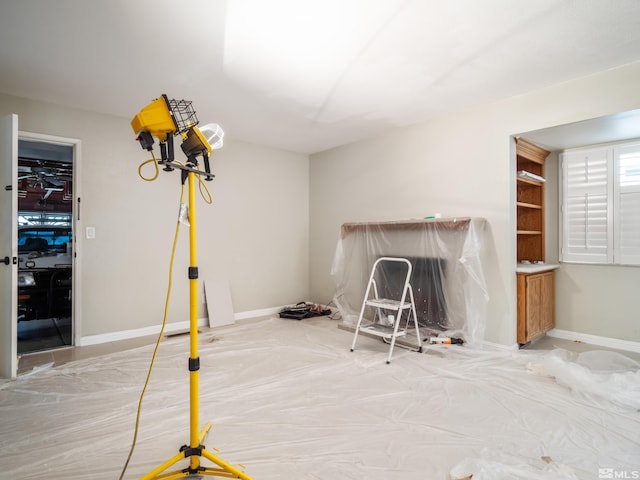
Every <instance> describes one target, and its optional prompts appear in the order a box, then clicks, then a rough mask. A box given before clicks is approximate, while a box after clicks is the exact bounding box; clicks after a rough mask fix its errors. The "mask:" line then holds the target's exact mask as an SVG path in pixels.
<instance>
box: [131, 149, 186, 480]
mask: <svg viewBox="0 0 640 480" xmlns="http://www.w3.org/2000/svg"><path fill="white" fill-rule="evenodd" d="M153 160H155V159H153ZM147 162H149V160H147ZM147 162H145V163H147ZM156 166H157V162H156ZM141 176H142V175H141ZM156 176H157V175H156ZM143 178H144V177H143ZM145 180H146V179H145ZM183 199H184V183H183V184H182V191H181V193H180V205H182V204H183ZM179 231H180V220H178V222H176V233H175V235H174V237H173V246H172V247H171V260H170V261H169V282H168V287H167V296H166V299H165V304H164V314H163V318H162V327H161V328H160V333H159V335H158V339H157V340H156V346H155V348H154V350H153V355H152V356H151V363H150V365H149V371H148V372H147V378H146V380H145V382H144V387H143V388H142V393H141V394H140V399H139V400H138V409H137V412H136V424H135V429H134V432H133V441H132V442H131V449H130V450H129V455H128V456H127V461H126V462H125V464H124V467H123V468H122V473H120V480H122V479H123V478H124V474H125V472H126V471H127V467H128V466H129V461H130V460H131V456H132V455H133V450H134V449H135V447H136V441H137V439H138V427H139V425H140V413H141V412H142V401H143V399H144V394H145V392H146V391H147V387H148V386H149V380H150V379H151V372H152V371H153V365H154V363H155V361H156V356H157V354H158V349H159V347H160V341H161V340H162V336H163V335H164V329H165V326H166V325H167V314H168V312H169V299H170V297H171V286H172V284H173V260H174V258H175V253H176V245H177V244H178V233H179Z"/></svg>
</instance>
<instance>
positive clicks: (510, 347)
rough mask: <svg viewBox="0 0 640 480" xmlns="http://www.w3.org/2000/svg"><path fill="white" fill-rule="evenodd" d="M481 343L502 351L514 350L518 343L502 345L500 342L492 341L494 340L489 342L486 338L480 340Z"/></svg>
mask: <svg viewBox="0 0 640 480" xmlns="http://www.w3.org/2000/svg"><path fill="white" fill-rule="evenodd" d="M482 345H486V346H487V347H489V348H492V349H494V350H502V351H510V352H512V351H516V350H518V348H519V347H518V344H517V343H514V344H513V345H503V344H501V343H494V342H489V341H488V340H483V341H482Z"/></svg>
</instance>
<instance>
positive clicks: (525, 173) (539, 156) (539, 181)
mask: <svg viewBox="0 0 640 480" xmlns="http://www.w3.org/2000/svg"><path fill="white" fill-rule="evenodd" d="M548 155H549V152H548V151H547V150H545V149H543V148H540V147H538V146H537V145H534V144H532V143H530V142H527V141H526V140H524V139H522V138H517V139H516V163H517V172H516V182H517V185H516V188H517V191H516V208H517V214H516V218H517V236H518V241H517V247H518V248H517V252H518V259H517V260H518V262H522V261H525V260H526V261H529V262H536V261H544V259H545V252H544V162H545V159H546V158H547V156H548Z"/></svg>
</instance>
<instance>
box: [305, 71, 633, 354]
mask: <svg viewBox="0 0 640 480" xmlns="http://www.w3.org/2000/svg"><path fill="white" fill-rule="evenodd" d="M639 82H640V63H636V64H632V65H629V66H626V67H623V68H619V69H616V70H611V71H607V72H602V73H599V74H597V75H592V76H589V77H585V78H582V79H578V80H574V81H571V82H567V83H564V84H561V85H557V86H553V87H550V88H547V89H544V90H540V91H536V92H533V93H530V94H527V95H522V96H519V97H515V98H512V99H509V100H506V101H502V102H497V103H494V104H491V105H486V106H482V107H479V108H474V109H471V110H468V111H465V112H460V113H457V114H452V115H447V116H443V117H441V118H437V119H433V120H431V121H428V122H425V123H422V124H420V125H415V126H411V127H403V128H397V129H395V130H392V131H390V132H388V133H385V134H382V135H380V136H378V137H376V138H374V139H371V140H367V141H362V142H358V143H355V144H351V145H347V146H344V147H340V148H336V149H333V150H330V151H327V152H322V153H319V154H316V155H312V157H311V176H310V179H311V190H310V194H311V203H310V212H311V224H310V225H311V227H310V228H311V230H310V231H311V236H310V239H311V264H310V266H311V272H312V277H311V294H312V296H313V297H314V298H318V299H326V298H330V297H331V295H332V291H333V285H332V282H331V278H330V276H329V272H330V268H331V260H332V258H333V253H334V248H335V245H336V241H337V238H338V234H339V229H340V225H341V224H342V223H344V222H347V221H368V220H390V219H401V218H409V217H412V218H420V217H423V216H425V215H428V214H431V213H434V212H440V213H442V214H443V215H464V216H475V217H484V218H486V219H487V220H488V223H489V225H490V231H489V232H488V233H489V244H488V245H487V251H486V258H487V260H488V263H487V269H486V272H485V273H486V280H487V283H488V289H489V295H490V303H489V309H488V325H487V335H486V338H487V340H489V341H492V342H496V343H501V344H505V345H513V344H515V343H516V290H515V273H514V272H515V258H516V256H515V201H514V197H515V195H514V190H515V173H514V171H515V168H514V165H515V159H514V151H513V144H512V142H511V141H510V138H511V136H512V135H514V134H517V133H520V132H527V131H531V130H535V129H540V128H546V127H550V126H554V125H559V124H564V123H570V122H575V121H579V120H584V119H588V118H593V117H598V116H601V115H607V114H611V113H615V112H621V111H626V110H632V109H636V108H638V107H639V106H640V89H638V88H637V86H638V84H639ZM628 277H631V278H628ZM625 279H626V281H631V282H632V283H633V284H635V285H640V269H635V270H634V271H633V272H630V273H626V274H625ZM620 286H621V285H620V284H619V283H618V284H616V283H613V284H602V283H600V284H599V287H601V288H602V289H604V291H594V290H593V289H592V288H587V289H585V290H583V291H581V292H579V294H578V297H579V298H580V299H581V300H583V301H585V302H593V303H598V305H599V308H598V310H599V311H602V310H605V311H608V312H610V315H609V317H608V319H607V321H608V322H609V323H610V324H618V325H626V324H629V323H630V322H636V323H637V318H634V317H631V318H630V317H629V313H631V312H632V311H637V308H635V307H634V306H633V305H634V302H635V300H634V299H633V297H632V296H631V295H629V296H624V294H622V295H616V296H612V295H610V292H611V291H617V289H618V288H620ZM624 291H626V289H625V290H624ZM562 295H563V293H562V290H560V294H559V295H558V297H559V298H558V302H559V303H560V304H562V302H563V298H562ZM621 297H624V298H621ZM573 301H574V302H575V301H576V300H575V299H574V300H573ZM620 301H622V302H623V305H622V306H621V305H620V304H619V303H618V302H620ZM603 302H604V305H603ZM585 308H587V307H585ZM559 311H560V312H561V313H562V314H563V315H565V314H568V315H572V320H571V325H572V328H574V329H575V331H584V332H585V333H590V331H591V325H590V324H586V325H585V324H583V323H582V322H581V320H580V317H579V316H576V317H573V314H572V313H571V312H567V311H566V309H560V310H559ZM561 322H562V323H561ZM564 322H565V321H564V320H560V321H559V323H561V324H562V325H565V323H564ZM627 330H634V331H635V337H634V338H629V337H625V338H624V339H625V340H635V341H640V332H638V329H637V327H634V328H632V329H627ZM609 331H618V330H617V329H613V330H608V332H609ZM631 333H633V332H631ZM595 334H597V335H605V332H598V333H595Z"/></svg>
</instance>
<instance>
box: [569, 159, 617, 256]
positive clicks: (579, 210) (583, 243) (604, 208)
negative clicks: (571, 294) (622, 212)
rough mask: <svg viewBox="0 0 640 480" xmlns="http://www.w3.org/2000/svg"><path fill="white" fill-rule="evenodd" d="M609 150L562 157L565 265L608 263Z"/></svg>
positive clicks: (609, 242)
mask: <svg viewBox="0 0 640 480" xmlns="http://www.w3.org/2000/svg"><path fill="white" fill-rule="evenodd" d="M609 152H610V149H604V148H603V149H592V150H585V151H580V152H569V153H564V154H563V155H562V156H561V158H562V164H563V182H564V185H563V187H564V208H563V216H564V221H563V226H564V231H563V247H562V259H563V261H566V262H586V263H608V262H610V261H611V252H612V250H611V228H610V225H611V222H610V221H609V216H610V214H609V209H610V204H609V203H610V202H609V185H610V182H609V180H608V163H609V160H610V153H609Z"/></svg>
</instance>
